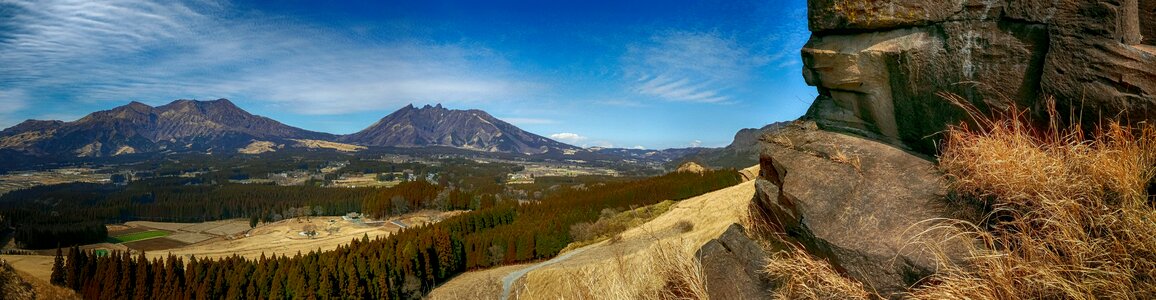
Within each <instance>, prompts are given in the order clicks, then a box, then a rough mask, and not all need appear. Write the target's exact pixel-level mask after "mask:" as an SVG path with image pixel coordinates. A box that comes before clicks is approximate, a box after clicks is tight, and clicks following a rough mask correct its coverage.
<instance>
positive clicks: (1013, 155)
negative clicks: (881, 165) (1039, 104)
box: [911, 95, 1156, 299]
mask: <svg viewBox="0 0 1156 300" xmlns="http://www.w3.org/2000/svg"><path fill="white" fill-rule="evenodd" d="M944 97H946V98H948V99H949V100H953V101H955V102H957V104H960V106H961V107H964V108H965V109H966V110H968V111H969V113H970V114H971V115H972V117H973V118H975V120H976V124H978V126H977V127H978V128H970V127H968V126H959V127H954V128H951V129H949V130H948V132H947V138H946V141H945V144H944V152H943V154H942V155H941V157H940V167H941V168H942V170H943V171H944V173H946V174H947V175H948V178H949V182H950V183H949V184H950V185H951V186H950V187H951V189H952V190H954V191H956V192H958V193H960V194H961V195H963V196H964V197H968V198H971V199H974V200H975V201H976V202H979V203H984V205H985V206H986V210H987V217H986V218H984V220H982V221H980V222H979V223H978V224H971V223H966V222H961V223H960V224H966V225H967V226H959V228H963V230H964V232H963V233H961V234H962V235H964V236H970V237H974V238H975V239H976V240H977V241H979V242H981V247H979V248H978V249H975V250H974V251H972V253H971V255H970V257H968V258H967V260H968V262H967V263H966V264H964V265H958V264H954V263H950V262H947V261H948V260H946V259H943V260H941V261H943V263H942V266H941V269H940V270H939V272H938V273H937V274H936V275H934V276H933V277H932V278H928V280H927V282H928V283H929V284H928V285H926V286H924V287H921V288H918V289H916V290H915V291H914V293H913V294H912V295H911V296H912V297H913V298H918V299H1026V298H1037V299H1038V298H1045V299H1057V298H1058V299H1093V298H1096V299H1100V298H1109V299H1152V298H1156V209H1154V208H1153V204H1152V202H1151V200H1150V198H1149V195H1148V191H1147V189H1148V187H1149V184H1150V183H1151V180H1152V178H1153V175H1154V174H1156V127H1153V126H1152V125H1151V124H1141V125H1138V126H1137V127H1126V126H1121V125H1119V124H1117V123H1111V124H1108V125H1106V126H1102V127H1101V128H1100V129H1098V130H1095V132H1093V133H1092V134H1090V135H1089V134H1087V133H1086V132H1084V131H1083V130H1082V129H1081V128H1080V127H1078V125H1077V126H1071V127H1067V126H1061V125H1060V123H1061V122H1059V120H1057V119H1055V117H1054V116H1056V115H1057V114H1056V113H1055V108H1054V102H1052V101H1049V102H1048V111H1047V112H1048V113H1050V115H1051V116H1053V119H1052V120H1050V122H1049V124H1048V126H1047V128H1046V129H1038V128H1034V127H1032V126H1031V125H1030V123H1029V122H1028V121H1027V117H1025V114H1026V112H1025V111H1018V110H1015V109H1013V110H1012V113H1007V114H1002V115H998V116H996V117H993V118H986V117H984V116H981V115H980V114H979V113H978V110H976V109H974V107H971V106H969V105H966V104H964V103H965V102H964V101H963V100H962V99H961V98H959V97H958V96H954V95H944Z"/></svg>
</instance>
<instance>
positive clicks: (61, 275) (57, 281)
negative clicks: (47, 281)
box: [51, 247, 68, 286]
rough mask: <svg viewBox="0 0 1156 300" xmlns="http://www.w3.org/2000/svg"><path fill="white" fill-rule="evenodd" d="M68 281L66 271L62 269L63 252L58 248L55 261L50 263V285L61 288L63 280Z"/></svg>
mask: <svg viewBox="0 0 1156 300" xmlns="http://www.w3.org/2000/svg"><path fill="white" fill-rule="evenodd" d="M66 279H68V274H67V271H65V269H64V252H62V251H61V250H60V247H56V259H54V260H53V261H52V279H51V281H52V284H54V285H60V286H63V285H64V284H65V280H66Z"/></svg>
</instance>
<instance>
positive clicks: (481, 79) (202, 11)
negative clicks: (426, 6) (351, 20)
mask: <svg viewBox="0 0 1156 300" xmlns="http://www.w3.org/2000/svg"><path fill="white" fill-rule="evenodd" d="M0 6H4V7H3V9H5V10H11V11H16V13H14V14H13V15H14V17H13V18H11V19H9V20H0V29H4V28H12V30H11V32H13V33H11V34H0V61H3V62H4V63H3V64H0V86H17V87H20V88H21V89H23V90H24V91H26V93H25V94H23V97H26V98H24V99H23V100H25V101H30V100H33V99H34V98H35V97H41V96H45V95H61V94H64V95H71V96H72V97H75V98H77V99H66V100H69V101H78V100H79V101H90V102H95V101H116V102H123V101H127V100H146V101H154V102H155V101H167V100H172V99H173V98H178V97H185V98H200V99H206V98H218V97H229V98H237V97H241V98H245V99H247V100H250V101H263V102H265V103H266V104H267V105H269V107H270V108H272V109H281V110H285V111H290V112H294V113H298V114H344V113H352V112H362V111H365V110H376V109H389V108H394V107H398V106H401V105H403V104H405V103H410V102H421V101H429V100H431V99H433V100H437V101H441V102H457V103H469V102H477V101H491V100H495V99H516V98H521V96H525V95H527V94H528V93H532V92H533V91H536V90H539V89H542V88H543V87H542V86H541V85H540V84H538V83H535V82H532V81H527V80H522V79H520V78H521V77H522V76H520V75H519V74H516V73H515V72H514V71H511V70H510V68H509V67H507V66H508V62H506V60H505V59H504V58H503V57H501V56H500V55H497V54H495V53H494V51H490V50H489V49H487V48H486V47H484V46H480V45H472V44H467V43H460V44H453V43H451V44H436V43H432V42H418V41H378V40H373V39H357V38H350V37H349V36H346V35H342V34H337V33H334V32H333V31H332V30H328V29H323V28H314V27H312V26H310V25H308V24H305V23H301V22H298V21H296V20H293V19H286V18H278V17H269V16H264V15H260V14H255V15H246V13H245V12H237V11H234V10H232V9H230V8H231V5H230V4H229V3H228V2H216V1H208V0H206V1H199V2H196V3H192V2H188V3H170V2H167V1H165V2H151V1H125V0H114V1H99V2H97V1H88V0H60V1H12V2H5V3H4V4H0Z"/></svg>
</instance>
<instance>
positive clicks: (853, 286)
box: [764, 249, 874, 299]
mask: <svg viewBox="0 0 1156 300" xmlns="http://www.w3.org/2000/svg"><path fill="white" fill-rule="evenodd" d="M764 272H766V273H767V275H769V276H770V277H771V278H773V279H774V280H775V281H776V283H777V285H778V288H776V289H775V290H773V291H772V293H773V295H772V296H773V297H772V298H774V299H874V297H872V296H871V294H870V293H868V292H867V289H865V288H864V287H863V284H862V283H859V282H858V281H855V280H852V279H850V278H847V277H843V276H842V275H840V274H839V272H836V271H835V269H833V268H832V267H831V264H829V263H827V262H826V261H822V260H818V259H815V258H814V257H811V256H810V255H809V254H807V253H806V252H804V251H803V250H802V249H793V250H786V251H780V252H777V253H775V255H773V256H771V258H770V260H769V261H768V262H767V266H766V268H765V269H764Z"/></svg>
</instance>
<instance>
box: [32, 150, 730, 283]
mask: <svg viewBox="0 0 1156 300" xmlns="http://www.w3.org/2000/svg"><path fill="white" fill-rule="evenodd" d="M739 180H740V179H739V176H738V174H737V173H735V172H734V171H733V170H728V171H710V172H706V173H704V174H693V173H673V174H668V175H664V176H660V177H654V178H649V179H644V180H639V181H632V182H622V183H608V184H599V185H594V186H590V187H580V188H569V187H567V188H562V190H561V191H559V192H558V193H554V194H552V195H550V196H549V197H546V199H544V200H542V201H538V202H533V203H518V202H517V201H498V202H496V203H495V204H494V205H493V206H491V207H488V208H484V209H478V210H475V211H471V212H468V213H464V214H461V215H458V216H455V217H452V218H449V219H447V220H444V221H442V222H438V223H435V224H431V225H427V226H422V227H416V228H410V229H405V230H402V231H400V232H398V233H397V234H394V235H390V236H388V237H384V238H380V237H379V238H377V239H373V240H370V239H369V238H368V237H363V238H361V239H354V240H353V241H351V242H350V243H349V244H348V245H343V246H339V247H338V248H337V249H335V250H333V251H326V252H318V251H311V252H309V253H306V254H301V253H298V254H297V255H295V256H292V257H288V256H279V257H264V256H262V257H261V258H259V259H255V260H253V259H244V258H240V257H235V256H234V257H229V258H223V259H204V260H198V259H196V258H191V259H189V261H188V263H184V262H183V261H182V260H181V259H180V258H174V257H169V258H167V259H165V260H163V261H162V260H148V259H145V258H144V257H143V256H139V257H137V258H133V257H131V256H129V255H128V254H124V253H114V254H112V255H109V256H97V255H95V254H94V253H92V252H85V251H79V250H78V249H76V248H73V250H70V251H69V254H68V256H67V260H66V261H67V263H66V264H65V265H64V266H62V267H60V268H54V272H53V277H54V278H58V277H59V278H64V279H63V280H64V283H63V284H62V285H64V286H67V287H70V288H72V289H74V290H77V291H78V292H80V294H81V295H83V296H84V298H86V299H158V298H162V299H219V298H227V299H358V298H360V299H418V298H420V297H422V296H423V295H425V293H427V292H428V291H429V290H431V289H433V287H435V286H436V285H438V284H441V283H444V282H445V281H447V280H449V279H450V278H452V277H453V276H455V275H457V274H460V273H462V272H465V271H467V270H471V269H479V268H488V267H492V266H495V265H502V264H513V263H522V262H527V261H533V260H539V259H544V258H548V257H553V256H555V255H557V254H558V251H560V250H561V249H562V248H563V247H565V246H566V244H568V243H569V242H570V241H572V237H571V236H570V235H569V230H568V229H569V228H570V226H571V225H573V224H574V223H577V222H588V221H592V220H594V219H597V217H598V213H599V211H600V210H602V209H604V208H626V207H630V206H642V205H649V204H654V203H657V202H659V201H663V200H667V199H673V200H680V199H685V198H689V197H692V196H695V195H699V194H703V193H706V192H709V191H712V190H716V189H719V188H723V187H727V186H731V185H734V184H736V183H738V182H739ZM57 269H59V270H57ZM58 272H59V273H60V274H62V275H60V274H58Z"/></svg>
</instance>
